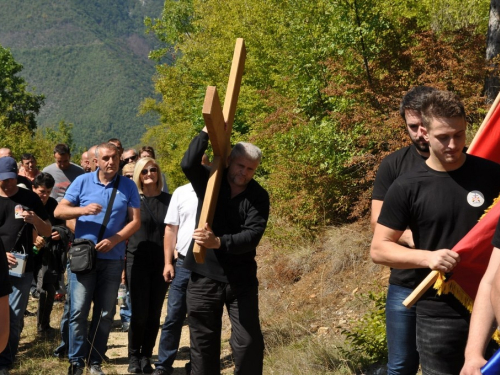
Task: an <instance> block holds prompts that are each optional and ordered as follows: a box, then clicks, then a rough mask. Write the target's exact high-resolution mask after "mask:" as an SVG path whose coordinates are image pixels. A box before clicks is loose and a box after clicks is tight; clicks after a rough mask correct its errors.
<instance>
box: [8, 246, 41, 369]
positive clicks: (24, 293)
mask: <svg viewBox="0 0 500 375" xmlns="http://www.w3.org/2000/svg"><path fill="white" fill-rule="evenodd" d="M1 256H5V255H4V254H1ZM9 280H10V283H11V285H12V293H11V294H9V306H10V327H9V328H10V332H9V341H8V342H7V346H6V347H5V349H4V351H3V352H2V353H1V354H0V369H4V368H10V367H11V366H12V363H13V362H14V358H15V357H16V354H17V349H18V347H19V339H20V337H21V331H22V330H23V325H24V312H25V311H26V307H27V306H28V300H29V296H30V288H31V281H32V280H33V272H26V273H24V274H23V275H22V276H21V277H15V276H9Z"/></svg>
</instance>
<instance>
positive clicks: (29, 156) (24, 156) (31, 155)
mask: <svg viewBox="0 0 500 375" xmlns="http://www.w3.org/2000/svg"><path fill="white" fill-rule="evenodd" d="M31 159H33V160H35V161H36V158H35V155H33V154H29V153H25V154H22V155H21V161H23V160H31Z"/></svg>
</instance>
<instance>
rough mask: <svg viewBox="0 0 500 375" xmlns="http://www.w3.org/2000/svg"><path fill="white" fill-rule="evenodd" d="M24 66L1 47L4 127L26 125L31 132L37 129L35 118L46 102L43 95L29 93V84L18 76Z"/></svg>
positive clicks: (0, 98) (0, 100)
mask: <svg viewBox="0 0 500 375" xmlns="http://www.w3.org/2000/svg"><path fill="white" fill-rule="evenodd" d="M22 69H23V66H22V65H21V64H19V63H17V62H16V61H14V58H13V56H12V54H11V52H10V51H9V50H8V49H5V48H3V47H2V46H1V45H0V114H1V115H2V116H3V121H2V125H3V126H4V127H6V128H10V127H11V126H13V125H15V124H18V125H19V124H22V125H26V126H27V129H28V130H29V131H31V132H32V131H34V130H35V129H36V126H37V125H36V120H35V116H36V115H37V114H38V112H39V111H40V107H41V106H42V104H43V102H44V96H43V95H36V94H33V93H30V92H28V89H27V83H26V82H25V80H24V79H23V78H22V77H20V76H18V74H19V73H20V72H21V71H22Z"/></svg>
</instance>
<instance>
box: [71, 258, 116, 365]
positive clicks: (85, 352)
mask: <svg viewBox="0 0 500 375" xmlns="http://www.w3.org/2000/svg"><path fill="white" fill-rule="evenodd" d="M122 270H123V260H109V259H97V264H96V267H95V269H94V270H93V271H92V272H90V273H87V274H85V275H77V274H75V273H71V275H70V281H69V288H70V294H71V304H70V319H69V362H70V363H71V364H73V365H75V366H78V367H84V366H85V362H86V361H87V362H88V363H89V364H91V365H92V364H101V363H102V360H103V357H104V355H105V353H106V350H107V344H108V337H109V332H110V331H111V326H112V323H113V317H114V315H115V311H116V298H117V296H118V287H119V286H120V281H121V275H122ZM92 302H93V303H94V308H93V311H92V321H91V323H90V329H88V330H87V318H88V316H89V312H90V306H91V304H92ZM87 332H88V334H87ZM89 353H90V354H89Z"/></svg>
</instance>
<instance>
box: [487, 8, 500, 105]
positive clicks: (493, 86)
mask: <svg viewBox="0 0 500 375" xmlns="http://www.w3.org/2000/svg"><path fill="white" fill-rule="evenodd" d="M486 43H487V44H486V61H487V62H489V64H490V66H491V68H493V69H492V72H491V73H490V74H489V75H488V76H487V77H486V81H485V83H484V92H485V94H486V97H487V99H488V101H489V102H490V103H492V102H493V101H494V100H495V98H496V96H497V95H498V91H499V89H500V79H499V78H498V61H497V59H495V57H496V56H497V55H498V52H500V0H491V5H490V18H489V23H488V36H487V42H486Z"/></svg>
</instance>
